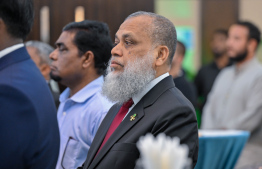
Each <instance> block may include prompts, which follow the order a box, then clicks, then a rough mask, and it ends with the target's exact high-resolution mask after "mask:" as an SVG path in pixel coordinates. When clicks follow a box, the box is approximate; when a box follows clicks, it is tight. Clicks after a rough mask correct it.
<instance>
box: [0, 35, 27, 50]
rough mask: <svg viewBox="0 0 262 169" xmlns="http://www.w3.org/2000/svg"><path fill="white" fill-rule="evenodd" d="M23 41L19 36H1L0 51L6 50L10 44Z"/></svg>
mask: <svg viewBox="0 0 262 169" xmlns="http://www.w3.org/2000/svg"><path fill="white" fill-rule="evenodd" d="M19 43H23V40H22V39H19V38H8V37H7V36H4V37H3V38H2V37H1V38H0V51H1V50H4V49H6V48H8V47H10V46H13V45H16V44H19Z"/></svg>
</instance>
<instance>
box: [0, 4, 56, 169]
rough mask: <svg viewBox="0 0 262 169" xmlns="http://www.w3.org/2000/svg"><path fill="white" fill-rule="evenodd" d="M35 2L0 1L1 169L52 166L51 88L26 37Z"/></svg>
mask: <svg viewBox="0 0 262 169" xmlns="http://www.w3.org/2000/svg"><path fill="white" fill-rule="evenodd" d="M33 15H34V14H33V2H32V0H8V1H0V168H1V169H18V168H19V169H36V168H37V169H52V168H55V164H56V161H57V157H58V151H59V130H58V124H57V119H56V108H55V104H54V101H53V100H52V99H53V98H52V95H51V92H50V91H49V89H48V85H47V84H46V82H45V79H44V78H43V76H42V75H41V73H40V71H39V70H38V68H37V67H36V65H35V64H34V62H33V61H32V60H31V59H30V56H29V55H28V53H27V51H26V48H25V47H24V44H23V41H24V39H25V38H26V36H27V35H28V33H29V32H30V29H31V26H32V23H33Z"/></svg>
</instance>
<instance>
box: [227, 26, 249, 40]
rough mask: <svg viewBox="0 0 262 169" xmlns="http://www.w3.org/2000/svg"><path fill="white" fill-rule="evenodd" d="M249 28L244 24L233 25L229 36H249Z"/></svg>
mask: <svg viewBox="0 0 262 169" xmlns="http://www.w3.org/2000/svg"><path fill="white" fill-rule="evenodd" d="M248 33H249V32H248V29H247V28H246V27H245V26H242V25H232V26H231V27H230V28H229V32H228V34H229V36H241V37H248Z"/></svg>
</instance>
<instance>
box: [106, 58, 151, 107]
mask: <svg viewBox="0 0 262 169" xmlns="http://www.w3.org/2000/svg"><path fill="white" fill-rule="evenodd" d="M111 61H112V58H111V60H110V61H109V65H108V67H107V75H106V77H105V82H104V84H103V87H102V94H103V95H104V96H106V97H107V98H108V99H109V100H110V101H112V102H117V103H119V104H122V103H124V102H126V101H128V100H129V99H130V98H132V97H133V96H134V95H136V94H137V93H139V92H140V91H142V90H143V89H144V88H145V87H146V85H147V84H148V83H149V82H151V81H152V80H153V79H154V78H155V75H156V71H155V70H154V69H153V67H152V64H153V61H154V58H153V56H152V55H150V54H149V53H148V54H147V55H146V56H144V57H143V58H140V57H136V59H135V60H134V61H132V62H130V61H129V62H128V63H127V65H126V66H125V67H124V71H123V72H122V73H115V72H114V69H112V68H110V63H111Z"/></svg>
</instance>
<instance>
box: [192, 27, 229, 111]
mask: <svg viewBox="0 0 262 169" xmlns="http://www.w3.org/2000/svg"><path fill="white" fill-rule="evenodd" d="M226 40H227V30H224V29H217V30H215V32H214V34H213V38H212V41H211V44H210V46H211V50H212V53H213V57H214V61H213V62H211V63H210V64H208V65H205V66H203V67H201V68H200V70H199V71H198V73H197V75H196V77H195V81H194V83H195V86H196V89H197V95H198V98H200V99H199V102H198V107H199V109H200V112H202V109H203V107H204V105H205V103H206V99H207V96H208V94H209V92H210V90H211V88H212V86H213V83H214V81H215V79H216V77H217V75H218V73H219V72H220V70H222V69H223V68H224V67H226V66H227V65H228V64H229V57H228V56H227V53H226V51H227V49H226Z"/></svg>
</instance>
